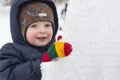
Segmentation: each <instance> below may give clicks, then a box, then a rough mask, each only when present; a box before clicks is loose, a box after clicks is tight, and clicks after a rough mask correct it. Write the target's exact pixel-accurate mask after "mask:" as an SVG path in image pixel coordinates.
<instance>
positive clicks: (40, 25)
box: [26, 21, 53, 46]
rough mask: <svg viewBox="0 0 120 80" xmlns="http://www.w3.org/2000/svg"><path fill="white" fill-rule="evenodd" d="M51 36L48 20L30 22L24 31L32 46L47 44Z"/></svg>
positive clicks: (51, 31) (50, 24)
mask: <svg viewBox="0 0 120 80" xmlns="http://www.w3.org/2000/svg"><path fill="white" fill-rule="evenodd" d="M52 36H53V29H52V23H50V22H48V21H42V22H36V23H33V24H31V25H30V26H29V27H28V29H27V32H26V38H27V40H28V42H29V43H30V44H32V45H34V46H45V45H47V44H48V43H49V42H50V40H51V39H52Z"/></svg>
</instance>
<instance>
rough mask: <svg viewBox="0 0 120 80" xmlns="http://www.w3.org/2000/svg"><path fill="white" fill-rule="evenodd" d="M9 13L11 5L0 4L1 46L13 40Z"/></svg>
mask: <svg viewBox="0 0 120 80" xmlns="http://www.w3.org/2000/svg"><path fill="white" fill-rule="evenodd" d="M9 13H10V7H9V6H3V5H2V4H0V19H1V20H0V21H1V22H0V33H1V34H0V48H1V47H2V46H3V45H4V44H6V43H8V42H12V39H11V34H10V27H9V26H10V24H9Z"/></svg>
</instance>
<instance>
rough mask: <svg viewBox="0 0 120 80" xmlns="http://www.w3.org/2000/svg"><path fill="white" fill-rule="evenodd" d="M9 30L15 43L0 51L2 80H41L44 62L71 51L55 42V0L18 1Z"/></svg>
mask: <svg viewBox="0 0 120 80" xmlns="http://www.w3.org/2000/svg"><path fill="white" fill-rule="evenodd" d="M10 27H11V35H12V39H13V43H8V44H6V45H4V46H3V47H2V48H1V50H0V80H41V77H42V74H41V71H40V64H41V63H42V62H49V61H51V60H53V59H54V58H59V57H65V56H68V55H69V54H70V53H71V51H72V46H71V45H70V44H69V43H67V42H55V36H56V33H57V30H58V16H57V12H56V7H55V5H54V3H53V2H52V0H15V1H14V3H13V6H12V7H11V13H10Z"/></svg>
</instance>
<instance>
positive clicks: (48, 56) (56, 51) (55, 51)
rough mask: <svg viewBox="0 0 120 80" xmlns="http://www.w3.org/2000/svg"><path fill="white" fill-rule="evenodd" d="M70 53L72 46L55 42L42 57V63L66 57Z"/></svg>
mask: <svg viewBox="0 0 120 80" xmlns="http://www.w3.org/2000/svg"><path fill="white" fill-rule="evenodd" d="M71 52H72V45H71V44H69V43H67V42H55V43H54V44H52V45H51V46H50V48H49V49H48V51H47V52H46V53H45V54H44V55H43V57H42V62H48V61H51V60H52V59H55V58H57V57H58V58H62V57H66V56H68V55H69V54H70V53H71Z"/></svg>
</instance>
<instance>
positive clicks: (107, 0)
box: [0, 0, 120, 80]
mask: <svg viewBox="0 0 120 80" xmlns="http://www.w3.org/2000/svg"><path fill="white" fill-rule="evenodd" d="M119 4H120V0H70V2H69V5H68V12H67V16H66V20H65V22H61V24H62V28H63V32H62V34H63V38H64V39H63V41H68V42H70V43H71V44H72V45H73V52H72V54H71V55H70V56H68V57H66V58H62V59H58V60H54V61H51V62H47V63H42V64H41V65H40V66H41V71H42V74H43V76H42V80H120V76H119V75H120V22H119V21H120V5H119ZM59 8H60V9H61V7H60V6H59ZM1 10H3V11H5V12H3V11H1ZM0 18H1V20H0V21H1V22H0V25H1V27H0V28H1V29H0V33H1V34H0V47H1V46H2V45H3V44H5V43H6V42H11V41H12V40H11V36H10V30H9V8H8V7H6V8H5V7H4V9H3V8H2V7H1V5H0ZM63 24H64V25H63ZM59 34H61V32H60V33H59Z"/></svg>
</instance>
